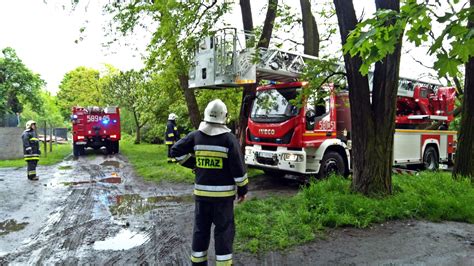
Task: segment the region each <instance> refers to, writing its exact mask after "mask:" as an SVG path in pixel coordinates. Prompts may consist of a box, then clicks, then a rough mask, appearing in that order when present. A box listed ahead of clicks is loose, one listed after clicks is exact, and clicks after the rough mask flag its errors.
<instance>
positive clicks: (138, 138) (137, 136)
mask: <svg viewBox="0 0 474 266" xmlns="http://www.w3.org/2000/svg"><path fill="white" fill-rule="evenodd" d="M132 113H133V119H134V120H135V128H136V129H137V132H136V134H135V144H140V142H141V141H142V137H141V134H140V130H141V126H140V119H139V117H138V114H137V112H136V111H135V110H133V111H132Z"/></svg>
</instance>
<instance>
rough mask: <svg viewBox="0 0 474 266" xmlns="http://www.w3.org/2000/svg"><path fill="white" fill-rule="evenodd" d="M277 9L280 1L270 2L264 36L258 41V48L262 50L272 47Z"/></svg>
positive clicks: (272, 0)
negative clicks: (271, 40)
mask: <svg viewBox="0 0 474 266" xmlns="http://www.w3.org/2000/svg"><path fill="white" fill-rule="evenodd" d="M277 9H278V0H268V9H267V15H266V16H265V22H264V24H263V30H262V35H260V40H259V41H258V47H260V48H268V46H269V45H270V39H271V37H272V32H273V24H274V23H275V18H276V12H277ZM242 14H243V13H242Z"/></svg>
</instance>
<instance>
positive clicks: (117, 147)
mask: <svg viewBox="0 0 474 266" xmlns="http://www.w3.org/2000/svg"><path fill="white" fill-rule="evenodd" d="M119 151H120V145H119V142H118V141H116V142H114V152H115V153H119Z"/></svg>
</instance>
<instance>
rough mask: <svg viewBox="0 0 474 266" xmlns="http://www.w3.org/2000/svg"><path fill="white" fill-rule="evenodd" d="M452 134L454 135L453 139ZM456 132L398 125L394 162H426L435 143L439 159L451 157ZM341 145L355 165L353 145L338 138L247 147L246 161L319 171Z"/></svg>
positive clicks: (274, 167)
mask: <svg viewBox="0 0 474 266" xmlns="http://www.w3.org/2000/svg"><path fill="white" fill-rule="evenodd" d="M448 136H452V141H451V142H450V141H449V138H448ZM455 141H456V132H454V131H443V130H404V129H397V130H396V132H395V136H394V150H393V153H394V154H393V155H394V161H393V165H394V166H397V165H408V164H422V163H423V154H424V151H425V149H426V147H427V146H428V145H434V146H435V147H436V150H437V151H438V155H439V162H440V163H443V162H446V161H448V157H449V152H448V150H449V148H448V147H449V146H455V143H454V142H455ZM334 146H341V147H343V148H344V150H345V151H346V158H347V163H348V168H349V169H351V157H350V147H348V146H347V145H346V144H345V143H344V142H342V141H341V140H340V139H337V138H328V139H326V140H325V141H324V142H323V143H322V144H321V145H320V146H319V147H318V148H313V147H307V148H303V149H302V150H301V151H294V150H289V149H288V148H287V147H277V148H276V151H270V150H263V149H262V146H261V145H253V146H246V147H245V163H246V164H247V165H250V166H254V167H257V168H266V169H272V170H280V171H286V172H295V173H299V174H316V173H318V172H319V169H320V165H321V164H320V162H321V160H322V158H323V156H324V154H325V152H326V151H327V149H328V148H330V147H334ZM285 154H295V155H301V157H300V158H301V160H300V161H288V160H285V159H284V158H285ZM263 156H264V157H267V159H269V160H270V159H272V158H273V159H276V160H275V161H276V163H275V164H273V165H272V164H268V163H266V161H265V159H264V158H262V157H263Z"/></svg>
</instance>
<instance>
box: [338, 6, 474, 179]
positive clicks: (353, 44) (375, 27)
mask: <svg viewBox="0 0 474 266" xmlns="http://www.w3.org/2000/svg"><path fill="white" fill-rule="evenodd" d="M335 2H336V1H335ZM403 3H404V5H403V6H402V8H401V12H400V13H399V16H398V19H399V20H398V21H399V22H400V23H399V24H395V25H394V27H393V28H392V30H397V32H400V33H397V34H402V33H403V31H405V30H406V37H407V41H409V42H412V43H414V44H415V45H417V46H420V45H422V44H427V43H428V44H430V49H429V51H428V53H429V54H431V55H435V56H436V60H435V63H434V65H433V67H434V68H435V69H437V70H438V73H439V76H440V77H451V78H452V79H453V80H454V81H455V83H456V85H457V86H458V92H459V94H460V95H461V94H463V95H462V108H460V109H459V108H458V109H456V110H455V114H457V113H459V112H461V115H462V117H461V126H460V130H459V135H458V139H459V142H458V150H457V151H456V159H455V161H456V162H455V167H454V171H453V176H454V177H458V176H470V177H471V178H473V179H474V164H473V161H472V158H474V127H473V126H472V123H473V122H474V121H473V117H474V116H473V114H474V104H473V103H474V97H473V95H474V93H473V90H474V89H473V87H474V85H473V84H474V82H473V80H474V67H473V59H472V58H473V57H474V34H473V33H474V29H473V17H474V15H473V14H474V12H473V10H474V7H473V0H470V1H469V4H470V5H469V4H468V3H465V4H463V3H461V2H460V1H459V0H448V1H434V3H430V4H427V3H426V2H425V1H421V0H418V1H417V0H404V1H403ZM379 16H384V14H383V13H381V14H379ZM385 16H389V14H388V13H387V14H385ZM378 18H380V17H378ZM433 18H435V19H436V24H434V23H433ZM380 21H381V20H380V19H369V20H367V21H365V22H363V23H360V24H358V25H357V28H356V29H355V30H354V31H352V32H351V37H350V38H349V39H348V40H349V41H348V44H346V46H345V50H346V51H348V52H349V53H350V54H351V56H354V55H358V56H360V57H361V58H362V63H361V65H360V67H361V68H360V70H361V71H362V72H364V73H366V72H367V71H368V69H369V67H370V65H371V64H372V63H374V62H376V61H378V60H380V59H382V58H383V56H384V55H386V54H388V53H392V52H393V51H394V50H395V49H396V47H397V44H398V42H396V41H393V37H391V36H396V35H394V33H393V32H390V29H387V28H384V26H383V25H381V24H380ZM434 25H436V26H434ZM433 27H436V28H437V29H441V32H440V33H439V34H438V33H434V31H433ZM400 30H402V31H400ZM397 36H398V35H397ZM383 39H386V41H383ZM463 65H464V69H465V72H464V74H465V78H464V82H465V83H464V90H463V89H461V88H460V87H461V83H460V82H459V79H458V76H459V74H460V67H461V66H463Z"/></svg>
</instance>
